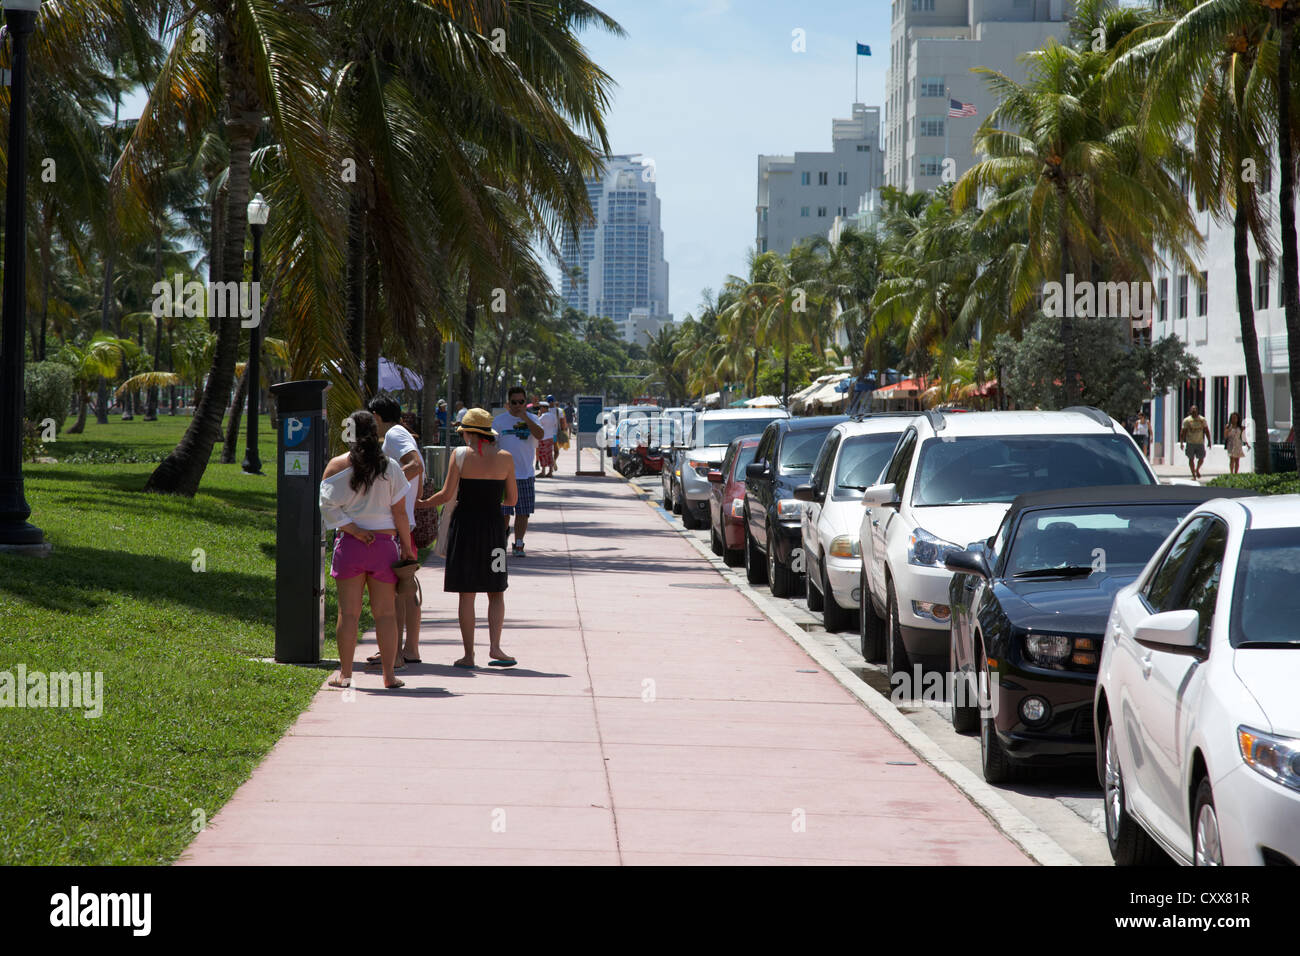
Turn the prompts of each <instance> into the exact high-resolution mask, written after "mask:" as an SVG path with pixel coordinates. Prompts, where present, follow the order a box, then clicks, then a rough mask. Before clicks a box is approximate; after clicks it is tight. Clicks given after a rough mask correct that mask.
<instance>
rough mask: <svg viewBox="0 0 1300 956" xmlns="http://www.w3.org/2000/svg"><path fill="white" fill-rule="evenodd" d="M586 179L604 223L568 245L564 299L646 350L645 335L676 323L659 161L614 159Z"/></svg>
mask: <svg viewBox="0 0 1300 956" xmlns="http://www.w3.org/2000/svg"><path fill="white" fill-rule="evenodd" d="M586 182H587V196H588V198H589V199H590V200H591V208H592V212H594V213H595V216H596V221H595V222H594V223H592V224H590V225H587V226H583V227H582V228H581V229H580V230H579V232H578V235H577V237H576V239H575V238H574V237H573V236H571V235H569V236H565V238H564V241H563V242H562V243H561V247H560V253H561V257H562V260H561V263H560V269H561V274H560V295H561V298H563V300H564V303H565V304H566V305H568V306H569V307H571V308H573V309H576V310H578V311H579V312H582V313H584V314H586V315H595V316H601V317H604V318H609V319H612V320H613V322H614V324H615V326H617V327H618V330H619V333H620V334H621V335H622V337H623V339H624V340H625V341H627V342H633V341H635V342H638V343H639V344H640V345H645V334H644V333H646V332H649V333H651V334H653V333H654V331H655V330H656V329H658V328H659V326H660V325H663V324H664V323H666V322H671V321H672V320H673V317H672V315H671V314H669V312H668V263H667V262H665V261H664V234H663V229H662V228H660V225H659V197H658V196H657V195H656V194H655V167H654V163H653V162H652V161H642V159H641V157H640V156H639V155H637V154H631V155H623V156H611V157H610V158H609V160H608V161H607V163H606V164H605V168H604V169H603V170H602V172H601V174H600V175H598V176H594V177H589V178H588V179H587V181H586Z"/></svg>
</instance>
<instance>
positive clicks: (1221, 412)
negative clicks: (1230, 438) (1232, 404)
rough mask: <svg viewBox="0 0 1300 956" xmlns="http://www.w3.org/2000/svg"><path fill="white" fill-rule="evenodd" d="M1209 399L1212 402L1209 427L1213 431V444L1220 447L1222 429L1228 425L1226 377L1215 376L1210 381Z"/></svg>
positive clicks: (1222, 436) (1222, 437)
mask: <svg viewBox="0 0 1300 956" xmlns="http://www.w3.org/2000/svg"><path fill="white" fill-rule="evenodd" d="M1210 398H1211V400H1212V401H1213V402H1214V408H1213V409H1212V410H1211V411H1212V414H1211V415H1210V427H1211V428H1212V429H1213V430H1214V439H1213V442H1212V443H1213V444H1215V445H1222V444H1223V439H1224V434H1223V431H1224V428H1225V426H1227V424H1228V376H1226V375H1216V376H1214V377H1213V378H1212V379H1210Z"/></svg>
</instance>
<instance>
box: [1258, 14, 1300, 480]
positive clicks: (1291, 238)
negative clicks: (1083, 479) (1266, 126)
mask: <svg viewBox="0 0 1300 956" xmlns="http://www.w3.org/2000/svg"><path fill="white" fill-rule="evenodd" d="M1273 15H1274V17H1276V22H1277V25H1278V28H1279V30H1278V34H1279V41H1278V57H1277V123H1278V130H1277V155H1278V161H1279V165H1280V167H1281V173H1282V175H1281V183H1280V185H1279V189H1278V204H1279V205H1280V206H1281V207H1282V308H1283V311H1284V314H1285V316H1286V350H1287V360H1288V364H1289V365H1290V376H1291V420H1292V422H1293V423H1294V421H1295V413H1296V409H1300V252H1298V250H1297V247H1296V224H1295V143H1294V142H1293V141H1292V139H1291V136H1292V131H1291V58H1292V57H1293V56H1294V55H1295V13H1293V12H1292V11H1291V10H1289V9H1283V10H1276V11H1274V14H1273ZM1261 437H1263V438H1265V440H1267V437H1268V432H1265V433H1264V435H1263V436H1261V435H1260V434H1259V433H1258V431H1257V432H1256V433H1255V441H1256V443H1258V442H1259V440H1260V438H1261ZM1297 467H1300V463H1298V464H1297Z"/></svg>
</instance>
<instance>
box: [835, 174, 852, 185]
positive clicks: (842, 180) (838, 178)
mask: <svg viewBox="0 0 1300 956" xmlns="http://www.w3.org/2000/svg"><path fill="white" fill-rule="evenodd" d="M848 184H849V174H848V173H845V172H839V173H836V174H835V185H837V186H847V185H848Z"/></svg>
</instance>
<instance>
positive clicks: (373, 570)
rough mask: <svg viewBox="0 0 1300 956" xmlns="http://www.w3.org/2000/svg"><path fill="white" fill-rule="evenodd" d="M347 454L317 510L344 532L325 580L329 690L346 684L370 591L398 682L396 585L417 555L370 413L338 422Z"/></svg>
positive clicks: (334, 463) (394, 683) (396, 469)
mask: <svg viewBox="0 0 1300 956" xmlns="http://www.w3.org/2000/svg"><path fill="white" fill-rule="evenodd" d="M343 435H344V438H345V440H348V439H350V440H348V449H349V450H348V452H347V453H346V454H343V455H339V456H337V457H335V458H331V459H330V462H329V464H328V465H326V466H325V474H324V475H323V476H322V478H321V484H320V510H321V516H322V517H323V518H324V520H325V527H327V528H337V529H339V530H340V531H342V532H343V533H342V534H340V535H339V536H338V539H337V540H336V541H335V543H334V560H333V563H332V565H331V567H330V577H332V578H334V581H335V583H336V585H337V587H338V600H339V617H338V628H337V634H336V638H337V640H338V645H339V673H338V674H337V675H335V676H334V677H333V678H331V679H330V682H329V683H330V686H331V687H350V686H351V684H352V657H353V655H354V654H355V653H356V647H357V628H358V627H359V625H360V622H361V601H362V599H363V595H364V593H365V591H366V588H367V587H369V590H370V613H371V614H372V615H373V616H374V619H375V634H376V636H377V639H378V641H379V654H380V663H381V664H382V666H383V669H384V686H385V687H388V688H394V687H401V686H402V685H403V682H402V681H400V680H398V679H397V676H396V675H395V674H394V673H393V664H394V662H395V660H396V657H397V619H396V618H395V617H394V605H393V600H394V590H395V588H396V585H397V575H396V574H395V573H394V572H393V565H394V564H396V563H397V562H398V560H399V559H400V560H414V559H415V547H414V546H413V545H412V544H411V527H410V524H409V523H408V522H407V520H406V489H407V484H408V483H407V480H406V476H405V475H403V474H402V466H401V464H399V463H398V462H396V461H394V460H393V459H391V458H388V457H386V456H385V455H384V451H383V446H382V444H381V443H380V440H379V428H378V426H377V425H376V424H375V416H374V415H372V414H371V413H370V412H367V411H359V412H353V413H352V414H351V415H349V416H348V417H347V418H346V419H344V420H343Z"/></svg>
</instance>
